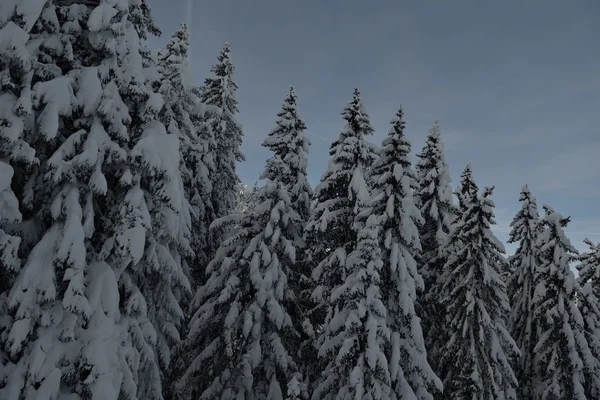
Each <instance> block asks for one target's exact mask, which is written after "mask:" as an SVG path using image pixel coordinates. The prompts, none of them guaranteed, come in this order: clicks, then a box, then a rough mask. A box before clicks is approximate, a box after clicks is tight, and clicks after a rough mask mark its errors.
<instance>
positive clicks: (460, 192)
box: [456, 163, 479, 212]
mask: <svg viewBox="0 0 600 400" xmlns="http://www.w3.org/2000/svg"><path fill="white" fill-rule="evenodd" d="M460 178H461V179H460V186H459V187H458V188H457V190H456V196H457V197H458V202H459V208H460V210H461V211H463V212H464V211H465V210H466V209H467V208H468V204H469V203H470V202H472V201H473V200H474V199H475V197H477V192H478V191H479V188H478V187H477V184H476V183H475V181H474V180H473V169H472V168H471V163H467V165H466V166H465V169H464V170H463V172H462V174H460Z"/></svg>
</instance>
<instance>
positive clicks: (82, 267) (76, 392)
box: [3, 2, 160, 399]
mask: <svg viewBox="0 0 600 400" xmlns="http://www.w3.org/2000/svg"><path fill="white" fill-rule="evenodd" d="M25 12H26V13H29V14H27V15H25V14H24V13H25ZM32 13H37V14H36V15H35V16H34V15H33V14H32ZM147 15H148V10H147V7H146V6H145V5H144V4H142V5H135V4H132V5H131V7H130V4H129V3H128V2H118V3H109V2H100V3H98V4H82V3H81V2H68V3H63V2H61V3H58V2H37V3H36V5H35V6H34V7H25V8H23V9H21V7H20V5H17V7H16V9H15V14H14V16H13V18H14V20H15V21H18V22H19V24H21V29H22V30H24V31H26V34H27V33H28V34H29V35H30V36H29V37H30V39H31V40H32V41H35V43H38V44H39V45H37V46H28V49H29V50H30V51H31V59H32V60H33V59H34V60H36V62H35V63H33V64H32V70H31V71H30V74H31V75H30V76H33V77H34V79H33V80H32V81H35V82H36V83H35V85H34V86H33V87H32V88H31V91H29V90H28V87H27V85H23V86H22V88H23V90H24V91H23V92H22V95H23V96H26V97H22V98H23V99H24V100H25V101H24V102H23V103H22V104H23V105H27V107H24V108H23V109H22V111H23V112H24V113H25V114H28V115H29V117H28V118H27V121H28V122H27V124H26V127H27V128H26V129H28V130H29V132H28V134H27V135H26V136H29V138H28V142H29V143H30V144H31V147H32V148H33V150H35V153H36V155H37V156H38V157H39V160H40V166H39V167H37V166H34V167H33V168H31V169H29V170H27V171H23V173H22V174H19V177H18V180H19V186H18V187H20V190H19V192H18V193H17V197H18V198H19V201H20V203H21V204H22V210H23V215H24V222H23V224H21V226H20V227H19V229H20V230H21V232H29V233H31V232H32V231H33V232H36V233H34V234H30V235H29V237H27V240H25V241H24V243H25V246H24V247H25V249H23V250H26V251H27V252H26V253H25V252H24V253H23V255H24V258H25V265H24V267H23V269H22V270H21V271H20V273H19V275H18V276H17V278H16V280H15V282H14V284H13V286H12V289H11V291H10V294H9V297H8V306H9V308H10V317H11V319H12V321H11V326H10V329H9V330H8V331H7V332H6V334H5V335H3V344H4V348H5V349H6V351H7V354H8V355H9V357H10V359H11V360H12V361H13V362H15V363H16V366H15V368H14V370H13V371H11V374H10V375H9V376H8V378H7V379H6V387H5V388H4V389H3V390H4V392H3V397H4V396H6V397H7V398H21V397H23V398H33V397H36V398H38V399H45V398H48V399H50V398H66V397H72V396H78V397H83V398H92V397H94V398H96V397H98V398H106V399H117V398H118V397H120V396H122V397H129V398H137V395H138V394H139V393H138V389H140V386H141V382H140V381H139V380H138V379H137V376H138V375H137V374H138V372H139V371H138V367H137V365H136V358H137V357H139V354H140V353H139V352H138V350H139V348H137V347H136V346H135V344H136V343H133V342H135V340H134V338H132V337H131V336H129V333H128V332H130V331H128V327H127V326H126V325H127V324H126V323H124V318H123V315H122V314H121V312H122V311H123V312H124V311H125V310H124V309H122V308H121V306H122V305H124V304H125V301H124V299H123V298H122V297H121V298H120V296H119V283H120V281H121V280H122V279H123V270H124V269H125V268H126V267H127V264H123V263H118V264H117V263H110V264H109V263H107V261H108V258H109V257H107V255H108V253H109V252H110V250H109V248H110V247H112V246H113V245H114V243H116V242H118V238H115V236H114V235H112V234H111V230H112V229H113V228H114V225H115V224H116V223H118V222H117V220H116V219H115V218H114V217H115V214H114V213H115V211H116V210H117V209H118V207H114V206H115V205H116V204H120V203H122V202H123V198H124V190H123V189H122V187H120V186H119V184H118V182H119V179H120V178H123V177H124V175H127V173H126V171H125V170H126V167H127V165H128V164H131V161H132V160H130V159H129V157H128V156H129V154H128V149H131V148H132V147H133V146H132V145H133V143H132V142H131V139H132V136H133V135H134V132H135V131H136V128H137V129H139V128H140V127H139V125H138V126H136V125H135V124H134V123H132V120H135V121H136V123H137V121H138V120H140V119H141V118H140V116H141V112H140V114H137V115H136V114H134V113H133V112H131V110H130V108H131V107H132V106H133V105H139V107H141V108H143V110H144V112H146V111H148V112H149V114H152V112H153V111H152V110H154V111H156V110H157V108H158V107H159V104H160V100H159V99H157V98H153V97H152V96H151V94H150V93H148V91H147V90H146V87H145V82H144V76H143V73H142V68H143V62H144V61H143V60H144V57H145V56H144V53H145V52H144V51H143V49H142V48H141V47H140V37H142V36H144V35H145V33H146V30H150V29H153V26H152V25H151V23H150V21H149V20H148V19H147V18H146V17H145V16H147ZM58 44H61V45H58ZM15 76H16V75H15ZM28 79H29V78H28ZM30 82H31V81H30ZM27 109H29V110H27ZM34 127H35V129H34ZM23 150H25V148H24V146H21V149H20V150H18V151H14V155H18V154H20V153H21V154H23V153H22V151H23ZM117 199H118V200H117ZM107 204H111V205H112V206H113V207H112V208H110V207H106V205H107ZM32 228H35V229H32ZM143 236H144V233H143V232H142V234H141V240H140V237H139V236H136V238H135V239H136V243H141V244H142V247H143V244H144V241H143ZM24 237H25V236H24ZM118 243H119V245H121V244H123V242H118ZM124 248H125V246H123V247H122V249H123V253H126V252H127V250H126V249H124ZM121 301H123V302H121ZM136 302H137V303H138V304H139V303H140V299H139V298H138V299H136ZM138 360H139V358H138ZM146 361H147V360H144V362H146ZM150 362H151V361H150ZM158 387H159V388H160V380H159V381H158ZM145 398H151V397H145Z"/></svg>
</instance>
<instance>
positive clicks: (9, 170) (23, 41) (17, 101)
mask: <svg viewBox="0 0 600 400" xmlns="http://www.w3.org/2000/svg"><path fill="white" fill-rule="evenodd" d="M10 11H11V14H7V15H0V397H5V396H6V393H7V390H10V389H6V388H5V387H4V386H5V385H6V383H7V380H8V377H9V376H10V373H11V369H12V367H13V363H12V362H11V360H10V358H9V355H8V354H7V353H6V352H5V351H4V346H3V344H4V342H5V340H6V335H7V334H8V332H9V330H10V328H11V325H12V317H11V314H10V310H9V307H8V295H9V291H10V289H11V286H12V284H13V283H14V279H15V278H16V276H17V274H18V273H19V271H20V269H21V260H20V257H19V256H20V254H19V246H20V244H21V236H23V235H22V232H19V229H18V227H19V225H20V223H21V221H22V217H23V216H22V214H21V211H20V203H19V199H18V198H17V196H16V195H15V193H14V192H13V189H12V187H11V186H15V187H16V188H17V189H16V190H18V182H15V181H16V180H18V179H19V178H18V177H19V176H22V175H24V174H26V173H27V170H29V169H30V168H31V167H33V166H35V165H36V164H37V163H38V161H39V160H38V159H37V158H36V157H35V154H34V152H33V151H31V147H30V146H29V144H28V143H27V142H26V140H27V138H26V137H27V134H28V127H27V126H26V121H27V117H28V116H29V115H31V112H32V110H31V78H32V73H31V72H32V59H31V55H30V53H29V51H28V50H27V43H28V40H29V39H30V36H29V34H28V30H27V26H26V24H25V21H24V18H23V15H16V14H12V12H13V11H14V10H10ZM15 183H16V184H15Z"/></svg>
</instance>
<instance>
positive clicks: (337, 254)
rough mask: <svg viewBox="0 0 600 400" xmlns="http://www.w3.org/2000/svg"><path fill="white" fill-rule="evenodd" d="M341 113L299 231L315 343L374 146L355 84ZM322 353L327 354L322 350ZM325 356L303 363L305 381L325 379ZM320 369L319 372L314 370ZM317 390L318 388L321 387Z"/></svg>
mask: <svg viewBox="0 0 600 400" xmlns="http://www.w3.org/2000/svg"><path fill="white" fill-rule="evenodd" d="M342 116H343V118H344V120H345V121H346V126H345V127H344V129H343V130H342V132H341V133H340V134H339V136H338V138H337V139H336V140H335V141H334V142H333V143H332V145H331V148H330V150H329V154H330V155H331V159H330V161H329V165H328V168H327V170H326V171H325V173H324V174H323V175H322V177H321V182H320V183H319V185H318V186H317V187H316V188H315V193H314V199H315V203H316V204H315V205H314V212H313V214H312V215H311V217H310V219H309V221H308V223H307V225H306V230H305V232H306V234H305V238H306V258H305V261H306V262H307V263H308V264H307V265H308V267H309V268H311V269H312V277H313V279H314V280H315V282H316V287H315V289H314V290H313V293H312V301H313V302H314V304H315V305H317V306H318V307H317V309H316V311H314V312H312V313H311V314H310V317H311V320H312V326H313V328H314V329H315V330H316V333H315V335H316V336H315V337H316V338H317V340H316V343H315V345H316V347H317V348H320V347H321V346H322V345H323V343H324V342H325V340H326V337H327V334H328V333H327V331H326V330H325V329H326V328H327V326H328V322H327V321H330V320H331V319H332V318H334V317H335V314H336V310H337V307H336V305H335V304H334V303H332V302H331V300H330V296H331V294H332V291H333V290H334V289H335V288H337V287H341V286H342V285H344V283H345V280H346V278H347V277H348V275H349V272H348V271H347V266H346V263H347V260H346V259H347V256H348V254H350V253H351V252H352V251H354V250H356V245H357V241H358V236H357V235H358V231H359V229H358V227H356V226H355V225H354V220H355V217H356V216H357V215H358V213H359V211H360V209H359V205H360V204H359V199H360V198H366V197H367V196H368V192H369V188H368V187H367V184H366V182H365V181H364V178H365V176H366V174H367V171H368V170H369V169H370V167H371V165H372V163H373V161H374V160H375V159H376V158H377V152H376V149H375V147H374V146H373V145H372V144H370V143H369V142H367V141H366V137H365V136H367V135H371V134H372V133H373V128H372V127H371V123H370V122H369V117H368V115H367V113H366V111H365V108H364V106H363V103H362V100H361V98H360V92H359V91H358V89H355V90H354V94H353V98H352V100H351V101H350V102H349V103H348V104H347V105H346V106H345V107H344V110H343V112H342ZM340 301H341V300H340ZM323 356H326V357H330V356H333V355H332V354H331V353H328V354H327V355H325V354H323ZM330 361H331V360H330V359H328V358H327V359H323V360H322V363H321V362H319V361H315V364H316V365H313V366H311V367H309V368H310V370H311V372H312V373H313V374H315V376H311V377H310V378H311V382H312V381H314V379H316V378H318V379H320V380H321V381H323V380H325V379H327V378H328V376H327V372H326V371H324V368H325V365H326V364H328V363H329V362H330ZM321 372H323V375H320V374H321ZM340 379H344V377H343V376H342V377H340ZM341 384H342V383H340V385H341ZM311 385H312V384H311ZM321 392H322V393H324V392H323V390H322V389H321ZM323 395H324V396H325V394H323Z"/></svg>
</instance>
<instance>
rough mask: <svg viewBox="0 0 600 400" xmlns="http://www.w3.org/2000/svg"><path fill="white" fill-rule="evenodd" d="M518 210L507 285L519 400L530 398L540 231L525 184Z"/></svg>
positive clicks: (513, 228)
mask: <svg viewBox="0 0 600 400" xmlns="http://www.w3.org/2000/svg"><path fill="white" fill-rule="evenodd" d="M519 201H520V202H521V209H520V210H519V211H518V212H517V214H516V215H515V217H514V219H513V220H512V222H511V223H510V226H511V228H512V229H511V231H510V233H509V239H508V242H509V243H519V247H518V248H517V250H516V252H515V254H514V255H512V256H511V257H510V258H509V264H510V269H511V271H512V274H511V276H510V278H509V279H508V282H507V291H508V298H509V302H510V305H511V311H510V314H509V318H508V322H507V325H508V330H509V332H510V334H511V336H512V338H513V339H514V340H515V343H516V344H517V346H518V347H519V350H520V352H521V356H520V358H519V359H518V360H516V365H515V372H516V373H517V377H518V380H519V388H518V394H519V398H522V399H531V398H532V395H533V393H532V385H533V378H534V376H535V375H534V364H533V357H534V352H533V349H534V347H535V344H536V340H537V339H536V327H535V326H534V325H533V323H534V320H535V318H534V316H533V312H534V310H533V305H532V302H533V295H534V292H535V274H536V269H537V253H538V251H539V250H538V247H537V239H538V236H539V234H540V232H541V227H542V225H541V220H540V216H539V214H538V209H537V203H536V200H535V197H533V195H532V194H531V192H530V191H529V188H528V187H527V185H525V186H523V188H522V189H521V194H520V197H519Z"/></svg>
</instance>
